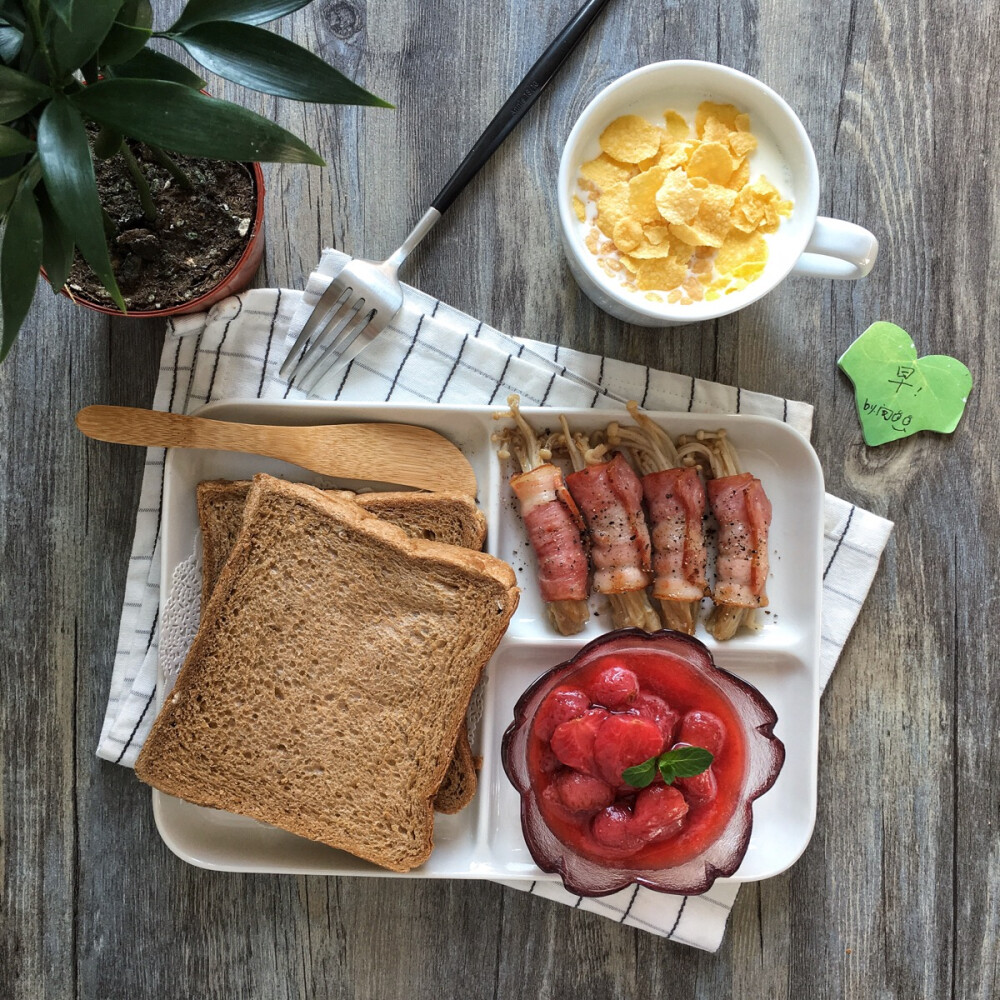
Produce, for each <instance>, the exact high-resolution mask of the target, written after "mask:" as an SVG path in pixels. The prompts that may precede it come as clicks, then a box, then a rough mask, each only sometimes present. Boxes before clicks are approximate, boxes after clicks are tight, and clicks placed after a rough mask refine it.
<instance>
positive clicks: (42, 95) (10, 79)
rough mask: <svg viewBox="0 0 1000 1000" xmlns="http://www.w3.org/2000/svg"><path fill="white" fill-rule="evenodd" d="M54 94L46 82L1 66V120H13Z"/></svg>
mask: <svg viewBox="0 0 1000 1000" xmlns="http://www.w3.org/2000/svg"><path fill="white" fill-rule="evenodd" d="M51 96H52V90H51V89H50V88H49V87H46V86H45V84H44V83H39V82H38V81H37V80H32V78H31V77H30V76H28V75H27V74H26V73H19V72H18V71H17V70H16V69H11V68H10V67H9V66H0V122H9V121H13V120H14V119H15V118H20V117H21V115H23V114H24V113H25V112H26V111H30V110H31V109H32V108H33V107H35V105H36V104H39V103H41V102H42V101H44V100H45V99H46V98H47V97H51Z"/></svg>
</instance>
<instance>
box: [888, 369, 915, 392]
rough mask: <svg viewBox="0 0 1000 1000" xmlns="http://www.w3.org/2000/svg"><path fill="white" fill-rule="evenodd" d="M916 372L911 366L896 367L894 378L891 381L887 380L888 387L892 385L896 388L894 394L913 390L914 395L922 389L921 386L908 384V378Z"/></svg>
mask: <svg viewBox="0 0 1000 1000" xmlns="http://www.w3.org/2000/svg"><path fill="white" fill-rule="evenodd" d="M915 371H916V368H914V366H913V365H896V377H895V378H894V379H893V378H891V379H888V382H889V385H894V386H895V387H896V393H897V394H898V393H899V390H900V389H903V388H906V389H913V390H914V395H916V393H918V392H920V390H921V389H923V386H922V385H921V386H914V385H912V384H911V382H910V377H911V376H912V375H913V373H914V372H915Z"/></svg>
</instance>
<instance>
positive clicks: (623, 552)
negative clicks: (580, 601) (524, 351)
mask: <svg viewBox="0 0 1000 1000" xmlns="http://www.w3.org/2000/svg"><path fill="white" fill-rule="evenodd" d="M559 420H560V423H561V424H562V428H563V445H564V447H565V448H566V450H567V452H568V453H569V457H570V461H571V462H572V464H573V470H574V471H573V472H571V473H570V474H569V475H568V476H567V477H566V485H567V486H568V487H569V491H570V493H571V494H572V495H573V499H574V500H575V501H576V504H577V507H579V509H580V511H581V513H582V514H583V519H584V521H586V522H587V529H588V531H589V532H590V558H591V561H592V562H593V564H594V590H595V591H597V593H599V594H607V596H608V600H609V601H610V603H611V617H612V620H613V621H614V624H615V627H616V628H625V627H627V626H629V625H632V626H635V627H637V628H641V629H645V630H646V631H647V632H655V631H656V630H657V629H658V628H660V618H659V616H658V615H657V613H656V611H655V609H654V608H653V606H652V605H651V604H650V603H649V598H648V597H647V596H646V588H647V587H648V586H649V584H650V583H651V582H652V579H653V574H652V573H651V571H650V570H651V557H650V553H651V547H650V541H649V528H648V527H647V526H646V516H645V514H643V511H642V484H641V483H640V482H639V477H638V476H637V475H636V474H635V470H634V469H633V468H632V466H631V465H629V464H628V462H627V461H626V460H625V456H624V455H622V454H621V453H620V452H616V453H615V455H614V457H613V458H611V459H610V460H607V459H606V458H605V455H606V454H607V446H606V445H599V446H597V447H594V448H592V447H591V446H590V441H589V439H588V438H587V437H586V436H585V435H583V434H577V435H575V436H574V435H572V434H570V430H569V425H568V424H567V422H566V418H565V417H560V418H559Z"/></svg>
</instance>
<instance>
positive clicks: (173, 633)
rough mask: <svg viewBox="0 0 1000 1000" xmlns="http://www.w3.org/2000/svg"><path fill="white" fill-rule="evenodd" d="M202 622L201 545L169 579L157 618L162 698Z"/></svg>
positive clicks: (177, 672) (181, 664) (172, 684)
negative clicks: (158, 622) (167, 590)
mask: <svg viewBox="0 0 1000 1000" xmlns="http://www.w3.org/2000/svg"><path fill="white" fill-rule="evenodd" d="M200 620H201V543H200V540H199V542H198V543H196V545H195V551H194V552H192V553H191V555H189V556H188V557H187V559H185V560H184V561H183V562H179V563H178V564H177V565H176V566H175V567H174V571H173V573H172V574H171V576H170V593H169V594H168V595H167V599H166V601H165V602H164V604H163V613H162V615H161V616H160V674H161V676H162V684H163V697H166V696H167V694H168V693H169V692H170V689H171V688H172V687H173V686H174V684H175V683H176V681H177V675H178V674H179V673H180V670H181V667H182V666H184V660H185V658H186V657H187V654H188V650H189V649H190V648H191V643H192V642H194V637H195V634H196V633H197V631H198V623H199V622H200Z"/></svg>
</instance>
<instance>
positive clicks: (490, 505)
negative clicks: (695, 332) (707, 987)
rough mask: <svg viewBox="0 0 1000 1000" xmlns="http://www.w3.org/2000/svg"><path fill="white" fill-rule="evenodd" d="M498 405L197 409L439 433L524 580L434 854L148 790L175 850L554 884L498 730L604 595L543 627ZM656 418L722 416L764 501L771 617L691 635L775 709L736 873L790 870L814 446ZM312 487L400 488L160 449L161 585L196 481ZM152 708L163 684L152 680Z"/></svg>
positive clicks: (818, 563)
mask: <svg viewBox="0 0 1000 1000" xmlns="http://www.w3.org/2000/svg"><path fill="white" fill-rule="evenodd" d="M501 410H502V408H500V407H465V408H459V407H447V406H424V407H416V406H396V405H392V404H354V403H324V402H303V403H288V402H261V401H258V400H249V401H231V402H220V403H213V404H210V405H209V406H206V407H205V408H204V409H203V410H202V411H201V415H203V416H211V417H214V418H218V419H224V420H235V421H242V422H246V423H267V424H322V423H350V422H360V421H395V422H400V423H412V424H421V425H423V426H425V427H430V428H432V429H434V430H437V431H440V432H441V433H443V434H444V435H445V436H447V437H448V438H450V439H451V440H452V441H454V442H455V444H456V445H458V446H459V447H460V448H461V449H462V451H463V452H464V453H465V455H466V456H467V457H468V459H469V461H470V462H471V464H472V467H473V469H474V470H475V472H476V477H477V480H478V483H479V496H478V501H479V505H480V507H481V508H482V510H483V512H484V513H485V515H486V517H487V520H488V523H489V535H488V538H487V549H488V551H489V552H491V553H492V554H493V555H496V556H499V557H500V558H501V559H503V560H505V561H506V562H509V563H510V564H511V565H512V566H513V567H514V569H515V571H516V573H517V577H518V582H519V584H520V586H521V588H522V593H521V602H520V605H519V607H518V609H517V612H516V613H515V615H514V618H513V620H512V622H511V625H510V628H509V630H508V632H507V635H506V636H505V637H504V639H503V641H502V642H501V645H500V647H499V649H498V650H497V652H496V655H495V656H494V657H493V659H492V660H491V661H490V663H489V664H488V666H487V668H486V671H485V681H484V684H485V687H484V691H483V715H482V720H481V722H480V724H479V725H478V726H477V727H476V732H475V734H474V743H475V745H474V747H473V749H474V752H476V753H479V754H481V755H482V757H483V768H482V772H481V776H480V785H479V791H478V793H477V794H476V797H475V798H474V799H473V801H472V803H471V804H470V805H469V806H467V807H466V808H465V809H464V810H462V811H461V812H460V813H459V814H457V815H455V816H443V815H440V814H439V815H437V816H436V817H435V831H434V850H433V853H432V854H431V857H430V859H429V860H428V861H427V863H426V864H424V865H423V866H422V867H420V868H419V869H417V870H416V871H413V872H410V873H408V874H407V875H403V876H400V875H396V874H395V873H391V872H387V871H385V870H384V869H382V868H378V867H377V866H375V865H372V864H370V863H368V862H365V861H362V860H359V859H357V858H354V857H352V856H351V855H348V854H345V853H343V852H341V851H337V850H334V849H333V848H330V847H326V846H325V845H323V844H318V843H314V842H312V841H309V840H305V839H302V838H300V837H296V836H294V835H292V834H289V833H286V832H284V831H282V830H278V829H275V828H273V827H269V826H265V825H264V824H262V823H258V822H256V821H254V820H251V819H248V818H246V817H242V816H235V815H232V814H229V813H225V812H220V811H218V810H214V809H206V808H203V807H200V806H195V805H191V804H189V803H187V802H182V801H181V800H179V799H175V798H173V797H171V796H168V795H164V794H162V793H160V792H158V791H155V790H154V792H153V811H154V816H155V819H156V825H157V828H158V829H159V831H160V834H161V836H162V837H163V839H164V841H165V842H166V844H167V845H168V846H169V847H170V849H171V850H172V851H174V852H175V853H176V854H177V855H178V856H180V857H181V858H183V859H184V860H186V861H188V862H190V863H192V864H195V865H199V866H201V867H204V868H214V869H220V870H226V871H252V872H282V873H295V874H326V875H383V876H390V877H394V878H399V877H403V878H405V877H410V878H414V877H415V878H527V879H551V880H557V879H558V877H559V876H558V875H555V874H546V873H543V872H541V871H539V869H538V868H536V867H535V865H534V863H533V861H532V859H531V856H530V854H529V853H528V849H527V847H526V846H525V844H524V840H523V838H522V836H521V825H520V811H519V801H518V796H517V794H516V792H515V791H514V789H513V787H512V786H511V785H510V783H509V782H508V780H507V777H506V775H505V774H504V771H503V767H502V765H501V762H500V740H501V737H502V736H503V733H504V730H505V729H506V728H507V726H508V725H509V724H510V722H511V721H512V720H513V709H514V704H515V702H516V701H517V699H518V697H519V696H520V694H521V692H522V691H524V689H525V688H526V687H527V686H528V685H529V684H530V683H531V682H532V681H533V680H534V679H535V678H536V677H538V676H539V675H540V674H542V673H544V672H545V671H546V670H548V669H550V668H551V667H553V666H555V665H557V664H558V663H561V662H562V661H563V660H565V659H567V658H569V657H570V656H571V655H572V654H573V653H574V652H575V651H576V650H577V649H578V648H579V647H580V646H582V645H583V644H584V643H586V642H589V641H590V640H592V639H594V638H596V637H597V636H598V635H601V634H602V633H603V632H605V631H608V630H610V629H611V627H612V625H611V617H610V613H609V611H608V608H607V605H606V604H605V602H604V599H603V598H599V597H594V598H592V601H591V606H592V617H591V621H590V623H589V624H588V626H587V628H586V630H585V631H584V632H583V633H581V634H580V635H578V636H560V635H558V634H557V633H556V632H555V631H554V630H553V629H552V628H551V626H550V625H549V624H548V621H547V619H546V617H545V614H544V609H543V604H542V601H541V599H540V598H539V596H538V591H537V587H536V581H535V565H534V557H533V555H532V553H531V549H530V546H529V544H528V540H527V536H526V534H525V531H524V526H523V524H522V522H521V519H520V516H519V514H518V512H517V508H516V502H515V501H514V499H513V497H512V494H511V492H510V487H509V486H508V484H507V478H508V475H509V474H510V471H511V470H510V469H508V468H505V467H504V465H503V464H502V463H501V462H500V461H499V460H498V459H497V457H496V450H495V447H494V446H493V444H492V443H491V441H490V435H491V434H492V433H493V432H494V431H495V430H496V429H497V427H498V424H497V422H496V421H495V420H494V419H493V414H494V413H496V412H501ZM561 412H564V413H565V414H566V416H567V417H568V418H569V422H570V426H571V427H573V428H574V429H580V430H584V431H592V430H596V429H598V428H602V427H604V426H606V425H607V423H608V421H610V420H613V419H618V418H621V419H622V420H623V421H627V420H628V416H627V414H624V413H620V414H619V413H616V412H615V411H612V410H564V411H561ZM524 414H525V416H526V417H527V418H528V420H529V421H530V422H531V423H532V424H533V425H534V426H535V427H536V428H538V429H544V428H547V427H553V426H554V425H555V424H556V416H557V411H554V410H552V409H525V410H524ZM651 416H652V417H653V418H654V419H656V420H658V421H659V422H660V423H661V424H662V425H663V426H664V427H666V428H668V429H669V430H670V432H671V433H672V434H674V435H676V434H682V433H693V432H694V431H696V430H697V429H698V428H706V429H715V428H717V427H725V428H726V429H727V431H728V433H729V435H730V438H731V440H732V442H733V444H734V445H735V446H736V449H737V451H738V453H739V455H740V459H741V462H742V464H743V467H744V468H745V469H746V470H747V471H751V472H753V473H754V474H755V475H756V476H758V477H759V478H760V479H761V481H762V482H763V485H764V489H765V490H766V492H767V494H768V496H769V498H770V500H771V503H772V506H773V523H772V526H771V535H770V543H771V552H770V557H771V577H770V579H769V581H768V588H767V589H768V595H769V598H770V609H769V613H767V614H764V615H763V616H762V621H763V628H762V629H761V630H760V631H758V632H756V633H752V634H741V635H739V636H737V637H736V638H734V639H732V640H730V641H729V642H728V643H717V642H716V641H715V640H713V639H712V638H711V637H710V636H708V634H707V633H706V632H705V631H704V629H703V628H699V631H698V637H699V638H700V639H701V640H702V641H703V642H705V644H706V645H707V646H708V647H709V649H710V650H711V651H712V653H713V655H714V656H715V659H716V662H717V663H718V664H719V665H720V666H722V667H725V668H726V669H728V670H730V671H732V672H733V673H735V674H737V675H739V676H740V677H742V678H743V679H745V680H746V681H748V682H750V683H751V684H753V685H754V686H756V687H757V688H759V689H760V690H761V691H762V692H763V694H764V696H765V697H766V698H767V699H768V700H769V701H770V702H771V704H772V705H773V706H774V708H775V710H776V711H777V714H778V724H777V726H776V728H775V733H776V735H777V736H778V737H779V738H780V739H781V740H782V741H783V742H784V744H785V747H786V751H787V756H786V760H785V765H784V768H783V770H782V772H781V775H780V777H779V778H778V780H777V782H776V783H775V785H774V787H773V788H772V789H771V790H770V791H769V792H767V794H765V795H764V796H763V797H762V798H761V799H759V800H758V801H757V803H756V804H755V805H754V824H753V835H752V837H751V840H750V846H749V850H748V851H747V854H746V857H745V859H744V861H743V863H742V865H741V866H740V868H739V869H738V871H737V872H736V874H735V875H734V876H733V880H735V881H754V880H758V879H763V878H768V877H769V876H772V875H776V874H778V873H779V872H781V871H784V870H785V869H786V868H788V867H789V866H790V865H792V864H793V863H794V862H795V860H796V859H797V858H798V857H799V855H800V854H801V853H802V851H803V850H804V849H805V847H806V844H807V843H808V842H809V838H810V836H811V834H812V828H813V822H814V819H815V815H816V767H817V744H818V717H819V679H818V660H819V642H820V599H821V583H822V580H821V577H822V533H823V476H822V472H821V470H820V466H819V462H818V461H817V458H816V455H815V453H814V452H813V450H812V447H811V446H810V445H809V443H808V442H807V441H806V440H805V438H803V437H802V436H801V435H800V434H798V433H797V432H796V431H794V430H792V429H791V428H789V427H788V426H787V425H785V424H782V423H780V422H779V421H776V420H772V419H770V418H767V417H752V416H724V417H723V416H718V415H711V416H706V415H698V414H688V413H682V414H660V413H652V414H651ZM257 472H266V473H269V474H271V475H274V476H281V477H283V478H286V479H291V480H296V481H300V482H310V483H313V484H315V485H320V486H342V487H345V488H353V489H367V488H395V487H387V486H384V485H380V484H374V483H358V482H353V481H347V480H329V479H323V478H322V477H320V476H316V475H314V474H311V473H308V472H305V471H304V470H302V469H300V468H299V467H297V466H292V465H288V464H286V463H283V462H278V461H275V460H272V459H266V458H260V457H257V456H254V455H242V454H236V453H232V452H218V451H187V450H180V449H174V450H171V451H170V452H169V453H168V456H167V462H166V470H165V484H164V498H163V501H164V519H163V558H162V568H161V588H162V589H161V593H162V594H163V595H164V596H166V595H167V594H169V592H170V589H169V588H170V581H171V579H172V575H173V572H174V568H175V567H176V566H177V565H178V564H179V563H181V562H183V561H184V560H186V559H188V558H189V557H190V556H191V554H192V552H194V551H195V546H196V544H197V543H198V531H199V529H198V516H197V506H196V502H195V489H196V486H197V484H198V483H199V482H201V481H202V480H204V479H248V478H250V477H251V476H252V475H253V474H254V473H257ZM159 680H160V683H159V686H158V699H159V702H160V703H162V699H163V696H164V683H163V677H162V674H161V676H160V678H159Z"/></svg>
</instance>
